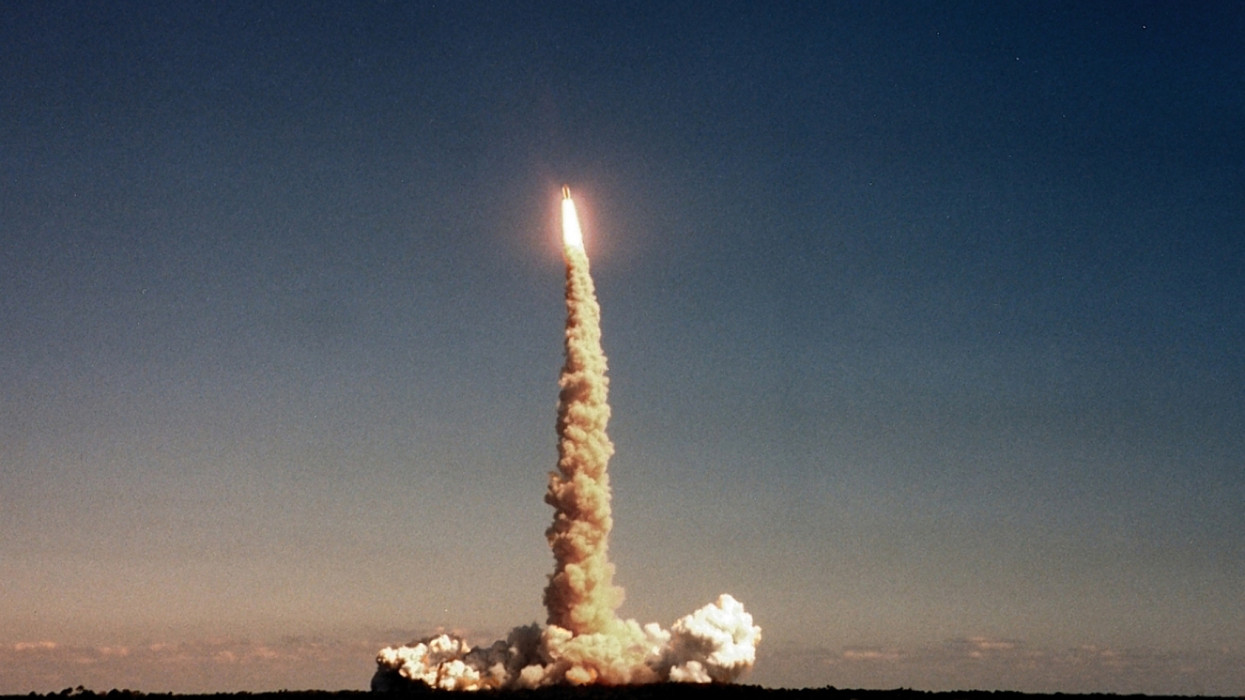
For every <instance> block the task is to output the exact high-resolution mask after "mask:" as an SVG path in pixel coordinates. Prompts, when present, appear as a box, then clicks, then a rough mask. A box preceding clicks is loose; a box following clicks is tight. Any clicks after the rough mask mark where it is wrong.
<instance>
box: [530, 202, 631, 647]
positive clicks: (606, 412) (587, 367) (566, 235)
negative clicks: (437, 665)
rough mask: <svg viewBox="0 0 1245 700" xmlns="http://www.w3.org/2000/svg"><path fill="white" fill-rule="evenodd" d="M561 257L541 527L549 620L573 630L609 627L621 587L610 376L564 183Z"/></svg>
mask: <svg viewBox="0 0 1245 700" xmlns="http://www.w3.org/2000/svg"><path fill="white" fill-rule="evenodd" d="M562 255H563V257H564V259H565V260H566V364H564V365H563V366H562V375H561V377H560V378H559V379H558V385H559V387H560V389H561V390H560V392H559V394H558V423H557V430H558V471H556V472H551V473H550V475H549V490H548V492H547V493H546V494H545V502H546V503H548V504H549V505H551V506H553V508H554V511H555V513H554V516H553V524H552V525H550V526H549V529H548V530H546V531H545V536H546V537H547V538H548V540H549V546H550V547H551V548H552V549H553V556H554V560H555V562H556V563H555V567H554V572H553V574H551V575H550V576H549V585H548V587H546V588H545V608H546V609H547V610H548V611H549V624H551V625H557V626H558V627H561V628H563V629H566V630H569V631H570V632H571V633H572V634H574V635H582V634H597V633H609V632H611V631H613V630H615V629H617V628H618V626H619V625H620V624H621V623H620V621H619V619H618V617H617V615H616V614H615V610H617V609H618V606H619V605H621V604H622V599H623V591H622V589H621V588H618V587H617V586H615V585H614V583H613V579H614V565H613V564H611V563H610V561H609V556H608V550H609V534H610V529H611V528H612V527H613V517H612V516H611V514H610V484H609V474H608V473H607V472H606V466H607V465H608V464H609V459H610V456H611V455H612V454H614V445H613V444H612V443H611V442H610V439H609V436H608V435H606V432H605V427H606V424H607V423H608V422H609V417H610V407H609V404H608V403H607V402H606V400H607V397H608V393H609V380H608V379H607V378H606V376H605V370H606V362H605V353H604V352H602V350H601V323H600V322H601V307H600V306H599V305H598V304H597V299H596V290H595V287H594V285H593V283H592V276H591V275H590V274H589V270H588V255H587V253H585V252H584V244H583V236H582V234H581V232H580V228H579V217H578V215H577V214H576V213H575V202H574V201H573V200H572V199H571V194H570V190H569V189H568V188H566V187H563V188H562Z"/></svg>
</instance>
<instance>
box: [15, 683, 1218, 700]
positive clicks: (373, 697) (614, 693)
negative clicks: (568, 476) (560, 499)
mask: <svg viewBox="0 0 1245 700" xmlns="http://www.w3.org/2000/svg"><path fill="white" fill-rule="evenodd" d="M432 695H439V696H443V697H445V698H448V697H449V696H451V695H456V693H453V692H452V691H433V690H429V689H427V688H422V689H416V690H408V691H403V692H394V693H374V692H370V691H365V690H342V691H327V690H282V691H279V692H274V693H217V694H213V695H174V694H170V693H143V692H139V691H136V690H110V691H107V692H94V691H91V690H86V689H83V688H81V687H79V688H77V689H72V688H66V689H65V690H62V691H60V692H59V693H48V694H47V695H40V694H38V693H30V694H29V695H0V700H33V699H34V698H47V699H48V700H139V699H141V700H209V699H210V700H412V699H414V700H428V698H429V696H432ZM463 695H465V696H467V697H468V698H474V699H476V700H487V699H488V698H497V700H674V699H676V698H677V699H678V700H753V699H754V698H756V699H758V700H1055V699H1058V700H1077V699H1082V698H1083V699H1086V700H1088V699H1090V698H1101V699H1104V700H1105V699H1107V698H1121V699H1122V698H1149V699H1153V700H1161V699H1162V698H1177V697H1179V698H1190V697H1209V696H1188V695H1185V696H1172V695H1107V694H1092V695H1072V694H1063V693H1054V694H1037V693H1017V692H1011V691H983V690H963V691H948V692H936V693H935V692H926V691H920V690H909V689H906V688H900V689H897V690H843V689H838V688H834V687H833V686H831V687H826V688H804V689H800V690H786V689H770V688H762V687H759V686H750V685H697V684H689V683H665V684H655V685H639V686H615V687H609V686H580V687H563V686H559V687H552V688H542V689H540V690H510V691H485V690H481V691H476V693H474V694H470V693H464V694H463Z"/></svg>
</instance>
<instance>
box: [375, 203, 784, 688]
mask: <svg viewBox="0 0 1245 700" xmlns="http://www.w3.org/2000/svg"><path fill="white" fill-rule="evenodd" d="M562 195H563V197H562V232H563V234H562V235H563V247H562V252H563V258H564V259H565V261H566V338H565V352H566V361H565V363H564V364H563V366H562V374H561V377H560V378H559V380H558V385H559V388H560V391H559V394H558V420H557V434H558V470H557V471H555V472H551V473H550V475H549V488H548V490H547V492H546V493H545V502H546V503H548V504H549V505H551V506H553V509H554V517H553V524H551V525H550V526H549V529H548V530H546V531H545V536H546V538H547V539H548V540H549V546H550V548H551V549H552V550H553V556H554V562H555V565H554V572H553V573H552V574H551V575H550V576H549V585H548V586H547V587H546V588H545V593H544V602H545V608H546V610H547V611H548V624H547V625H546V626H545V627H543V628H541V627H539V626H537V625H534V624H533V625H527V626H524V627H516V628H514V629H513V630H511V631H510V634H509V635H508V636H507V638H506V639H505V640H503V641H497V642H494V643H493V644H492V645H490V646H488V647H478V648H472V647H471V646H470V645H469V644H467V643H466V642H465V641H464V640H462V639H458V638H455V637H451V636H449V635H439V636H435V637H428V638H425V639H422V640H418V641H415V642H411V643H410V644H407V645H404V646H401V647H388V648H385V649H382V650H381V651H380V652H379V653H378V654H377V657H376V664H377V670H376V675H375V676H373V678H372V689H373V690H380V691H385V690H392V689H397V688H401V687H403V686H404V685H409V684H412V683H423V684H427V685H428V686H431V687H433V688H442V689H445V690H477V689H481V688H535V687H539V686H543V685H551V684H555V683H569V684H575V685H582V684H586V683H604V684H610V685H621V684H632V683H651V682H656V681H664V680H670V681H683V682H694V683H710V682H716V683H729V682H731V681H734V680H735V679H737V678H738V677H739V676H740V674H742V673H744V672H745V671H747V670H748V669H749V668H751V667H752V665H753V663H755V661H756V645H757V643H759V642H760V641H761V628H760V627H757V626H755V625H753V624H752V616H751V615H749V614H748V613H747V612H746V611H745V610H744V607H743V605H742V604H740V603H739V601H737V600H735V599H734V598H732V597H731V596H729V595H727V594H722V595H721V596H718V599H717V601H715V602H714V603H711V604H709V605H706V606H705V607H703V608H701V609H700V610H697V611H696V612H694V613H692V614H690V615H687V616H685V617H682V618H680V619H679V620H678V621H676V622H675V623H674V625H672V626H671V628H670V630H669V631H666V630H664V629H662V628H661V627H660V626H659V625H657V624H654V623H649V624H646V625H640V623H638V622H636V621H635V620H623V619H620V618H619V617H618V615H617V613H616V611H617V609H618V606H619V605H621V604H622V601H623V590H622V589H621V588H619V587H617V586H615V585H614V582H613V579H614V565H613V564H611V563H610V561H609V556H608V554H609V534H610V530H611V529H612V528H613V517H612V515H611V510H610V484H609V473H608V471H607V470H606V467H607V466H608V464H609V459H610V457H611V456H612V455H613V454H614V445H613V443H611V442H610V439H609V436H608V435H607V434H606V431H605V429H606V425H607V424H608V423H609V417H610V407H609V403H608V402H607V398H608V394H609V380H608V378H607V377H606V360H605V353H604V352H603V351H602V349H601V323H600V322H601V308H600V306H599V305H598V304H597V299H596V290H595V287H594V285H593V282H592V276H591V274H590V273H589V267H588V255H587V253H586V252H585V251H584V247H583V236H582V233H581V232H580V227H579V217H578V215H577V213H576V211H575V204H574V202H573V201H572V200H571V196H570V192H569V191H568V190H567V188H563V189H562Z"/></svg>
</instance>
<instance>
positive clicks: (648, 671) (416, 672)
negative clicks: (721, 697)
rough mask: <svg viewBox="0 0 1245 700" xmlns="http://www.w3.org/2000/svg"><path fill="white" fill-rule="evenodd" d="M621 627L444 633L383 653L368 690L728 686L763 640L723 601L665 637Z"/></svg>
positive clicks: (739, 609)
mask: <svg viewBox="0 0 1245 700" xmlns="http://www.w3.org/2000/svg"><path fill="white" fill-rule="evenodd" d="M620 625H621V626H622V628H623V629H624V630H625V632H624V633H622V634H606V633H593V634H580V635H575V634H572V633H571V632H570V631H569V630H566V629H563V628H561V627H558V626H557V625H547V626H545V627H543V628H542V627H539V626H537V625H527V626H524V627H516V628H514V629H513V630H511V631H510V634H509V635H508V636H507V637H506V639H505V640H504V641H497V642H493V644H492V645H490V646H487V647H472V646H471V645H469V644H468V643H467V642H466V641H465V640H463V639H461V638H458V637H453V636H450V635H448V634H442V635H439V636H436V637H429V638H427V639H423V640H420V641H417V642H411V643H410V644H407V645H404V646H400V647H388V648H385V649H382V650H381V651H380V653H379V654H378V655H377V657H376V664H377V671H376V675H375V676H373V677H372V690H376V691H390V690H399V689H401V688H402V687H404V686H407V685H409V684H411V683H420V682H422V683H425V684H427V685H428V686H430V687H432V688H439V689H442V690H484V689H513V688H538V687H541V686H547V685H559V684H570V685H584V684H589V683H605V684H609V685H625V684H638V683H655V682H661V681H676V682H687V683H730V682H733V681H735V680H736V679H738V678H739V677H740V675H741V674H743V673H744V672H745V671H747V670H748V669H749V668H751V667H752V665H753V663H754V662H755V661H756V645H757V643H758V642H759V641H760V640H761V628H760V627H757V626H756V625H754V624H752V615H750V614H748V613H747V612H746V611H745V610H744V607H743V605H742V604H740V602H739V601H737V600H735V599H734V598H732V597H731V596H730V595H727V594H722V595H721V596H719V597H718V599H717V601H716V602H714V603H712V604H710V605H706V606H705V607H703V608H701V609H700V610H697V611H696V612H694V613H692V614H690V615H687V616H684V617H682V618H680V619H679V620H678V621H676V622H675V623H674V624H673V625H672V626H671V627H670V630H669V631H667V630H664V629H662V628H661V627H660V626H659V625H657V624H653V623H650V624H647V625H644V626H641V625H640V624H639V623H637V622H636V621H635V620H622V621H620Z"/></svg>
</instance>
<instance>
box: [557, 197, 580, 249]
mask: <svg viewBox="0 0 1245 700" xmlns="http://www.w3.org/2000/svg"><path fill="white" fill-rule="evenodd" d="M562 245H564V246H566V247H567V248H573V249H575V250H578V251H583V249H584V234H583V232H582V231H580V230H579V214H577V213H575V200H573V199H571V198H570V196H569V195H568V196H566V197H563V198H562Z"/></svg>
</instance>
